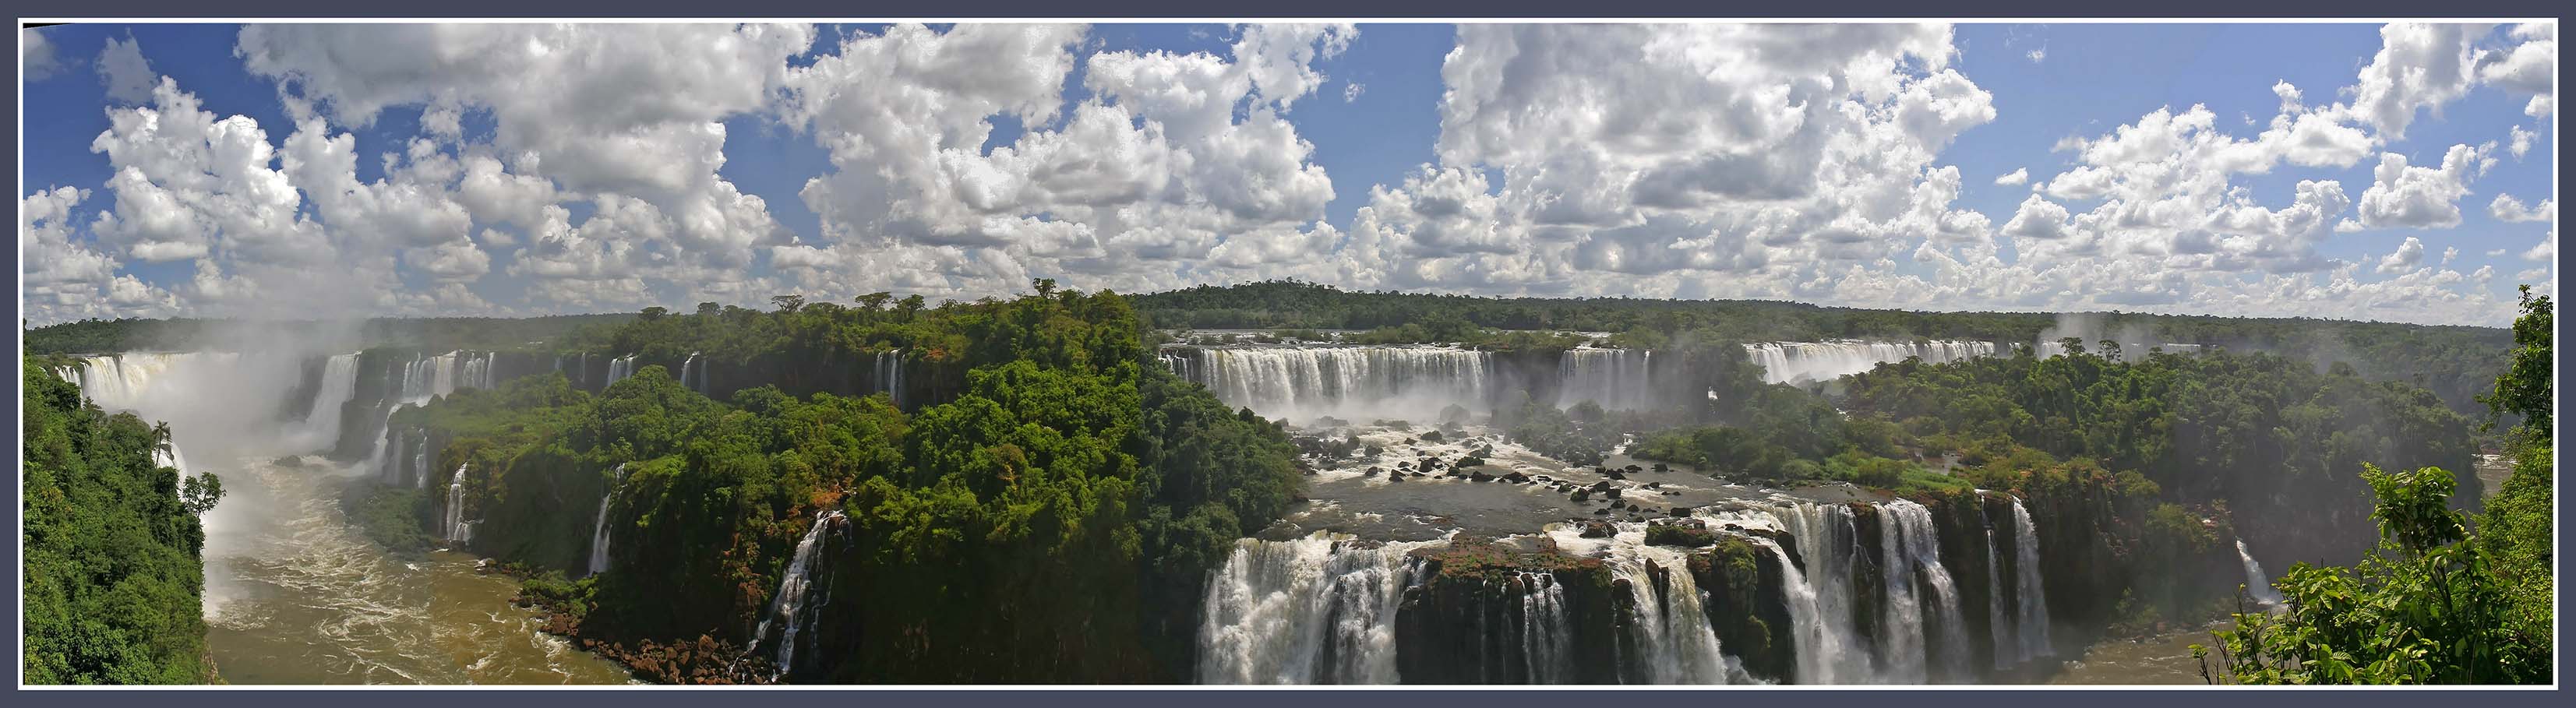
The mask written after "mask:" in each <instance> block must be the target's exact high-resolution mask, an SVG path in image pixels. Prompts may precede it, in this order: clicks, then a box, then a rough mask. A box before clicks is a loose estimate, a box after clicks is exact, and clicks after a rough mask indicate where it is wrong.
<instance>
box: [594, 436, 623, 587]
mask: <svg viewBox="0 0 2576 708" xmlns="http://www.w3.org/2000/svg"><path fill="white" fill-rule="evenodd" d="M616 475H617V481H616V482H613V483H610V484H609V485H608V491H605V492H601V493H600V494H599V516H597V517H595V518H594V519H593V520H592V521H591V522H590V574H591V575H598V574H600V573H604V572H608V540H609V538H608V502H609V501H610V500H613V499H616V498H617V488H618V487H620V486H624V485H625V484H626V464H625V463H623V462H621V463H618V465H617V473H616Z"/></svg>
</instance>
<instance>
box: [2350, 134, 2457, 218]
mask: <svg viewBox="0 0 2576 708" xmlns="http://www.w3.org/2000/svg"><path fill="white" fill-rule="evenodd" d="M2478 159H2479V158H2478V151H2477V149H2476V148H2472V147H2469V146H2467V145H2453V146H2451V149H2450V150H2449V151H2446V152H2444V153H2443V155H2442V164H2441V166H2440V167H2439V168H2433V167H2424V166H2420V165H2408V164H2407V163H2406V156H2405V155H2400V154H2397V153H2393V152H2392V153H2383V154H2381V155H2380V156H2379V167H2378V168H2377V169H2374V170H2372V171H2371V178H2372V182H2371V185H2370V189H2369V190H2366V191H2364V192H2362V193H2361V224H2362V225H2363V226H2366V227H2370V228H2374V229H2378V228H2412V229H2427V228H2450V227H2454V226H2458V225H2460V204H2459V201H2460V197H2462V196H2465V195H2467V194H2468V193H2469V180H2470V179H2471V178H2472V177H2473V176H2474V175H2473V171H2475V170H2478V169H2479V168H2478V166H2477V164H2478Z"/></svg>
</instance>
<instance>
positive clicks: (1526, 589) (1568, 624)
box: [1518, 573, 1574, 683]
mask: <svg viewBox="0 0 2576 708" xmlns="http://www.w3.org/2000/svg"><path fill="white" fill-rule="evenodd" d="M1518 580H1519V583H1520V585H1521V587H1522V588H1523V590H1522V593H1521V663H1522V665H1524V666H1527V667H1529V682H1530V683H1567V682H1570V681H1573V680H1574V665H1573V664H1574V617H1573V616H1572V614H1571V611H1570V610H1569V609H1568V608H1567V607H1566V606H1565V586H1564V585H1563V584H1560V583H1558V582H1557V581H1556V575H1555V574H1553V573H1521V574H1520V577H1519V579H1518Z"/></svg>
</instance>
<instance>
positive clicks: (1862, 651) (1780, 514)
mask: <svg viewBox="0 0 2576 708" xmlns="http://www.w3.org/2000/svg"><path fill="white" fill-rule="evenodd" d="M1771 515H1772V517H1773V518H1776V519H1778V520H1779V522H1780V526H1781V527H1782V528H1784V529H1787V530H1788V531H1789V535H1790V538H1793V539H1796V540H1797V542H1798V552H1799V554H1800V556H1801V557H1802V558H1803V559H1804V560H1805V561H1806V569H1805V570H1804V571H1800V570H1799V569H1798V568H1797V567H1795V566H1793V565H1792V564H1790V563H1788V562H1787V561H1788V559H1787V558H1786V557H1785V555H1786V554H1785V553H1783V556H1784V557H1783V558H1781V561H1782V562H1781V564H1780V565H1781V567H1782V569H1783V571H1782V573H1783V583H1784V584H1785V585H1786V586H1787V587H1786V588H1785V590H1786V591H1787V594H1788V596H1789V599H1790V602H1789V621H1790V624H1791V625H1793V626H1794V629H1795V630H1796V631H1797V637H1798V639H1797V642H1796V644H1795V647H1796V650H1797V653H1798V681H1799V682H1800V683H1813V684H1850V683H1865V682H1870V681H1874V680H1877V676H1876V675H1875V674H1874V673H1873V672H1872V671H1871V661H1872V659H1871V657H1870V656H1869V646H1868V644H1867V643H1866V642H1865V641H1864V640H1862V638H1861V634H1860V626H1859V624H1858V622H1857V616H1856V615H1854V614H1853V613H1854V612H1855V608H1856V605H1855V601H1854V595H1853V587H1852V583H1853V582H1854V579H1853V575H1854V573H1855V572H1856V570H1857V568H1858V567H1859V561H1860V559H1861V556H1862V553H1863V552H1864V549H1863V548H1862V546H1861V544H1860V531H1859V528H1858V527H1857V526H1855V525H1854V524H1853V523H1852V513H1851V509H1849V508H1846V507H1844V506H1843V505H1840V504H1810V503H1805V502H1800V503H1796V504H1791V505H1788V506H1780V507H1773V508H1772V509H1771ZM1766 540H1767V539H1766ZM1774 551H1775V552H1777V551H1778V549H1777V547H1776V544H1775V545H1774ZM1871 580H1873V581H1875V580H1876V579H1875V578H1872V579H1871Z"/></svg>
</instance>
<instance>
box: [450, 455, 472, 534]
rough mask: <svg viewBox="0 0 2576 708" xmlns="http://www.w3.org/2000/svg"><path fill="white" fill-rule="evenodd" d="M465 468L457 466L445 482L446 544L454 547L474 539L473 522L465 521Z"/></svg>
mask: <svg viewBox="0 0 2576 708" xmlns="http://www.w3.org/2000/svg"><path fill="white" fill-rule="evenodd" d="M465 467H466V466H465V465H457V466H456V476H454V477H450V478H449V479H448V482H447V523H446V529H447V543H448V544H449V545H451V546H454V547H463V546H464V545H465V543H466V542H467V541H471V540H473V539H474V522H471V521H466V520H465Z"/></svg>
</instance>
